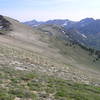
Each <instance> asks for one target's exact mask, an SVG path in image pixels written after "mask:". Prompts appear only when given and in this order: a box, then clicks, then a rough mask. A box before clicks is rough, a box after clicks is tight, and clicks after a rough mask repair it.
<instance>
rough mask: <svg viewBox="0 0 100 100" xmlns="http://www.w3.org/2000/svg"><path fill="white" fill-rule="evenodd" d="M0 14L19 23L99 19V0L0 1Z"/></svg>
mask: <svg viewBox="0 0 100 100" xmlns="http://www.w3.org/2000/svg"><path fill="white" fill-rule="evenodd" d="M0 14H1V15H5V16H9V17H12V18H15V19H18V20H20V21H27V20H33V19H36V20H39V21H42V20H43V21H44V20H49V19H70V20H75V21H76V20H80V19H83V18H86V17H93V18H95V19H100V0H0Z"/></svg>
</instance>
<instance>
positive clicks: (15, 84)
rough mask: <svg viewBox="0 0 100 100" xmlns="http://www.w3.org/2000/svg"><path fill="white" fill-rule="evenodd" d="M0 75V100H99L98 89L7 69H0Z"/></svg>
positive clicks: (99, 89) (99, 90) (99, 92)
mask: <svg viewBox="0 0 100 100" xmlns="http://www.w3.org/2000/svg"><path fill="white" fill-rule="evenodd" d="M12 71H13V72H14V73H12ZM0 73H2V75H4V76H2V75H1V74H0V77H2V82H0V100H14V98H15V97H18V98H23V99H24V98H27V99H29V98H31V99H32V100H41V99H40V98H41V97H42V98H45V100H46V99H47V98H55V100H61V99H62V100H73V99H74V100H100V87H96V86H92V85H85V84H81V83H74V82H72V81H67V80H63V79H60V78H57V77H52V76H47V75H41V74H36V73H35V72H24V73H23V71H16V70H14V69H8V68H0ZM4 80H5V81H4ZM42 91H44V93H42ZM50 94H52V96H50Z"/></svg>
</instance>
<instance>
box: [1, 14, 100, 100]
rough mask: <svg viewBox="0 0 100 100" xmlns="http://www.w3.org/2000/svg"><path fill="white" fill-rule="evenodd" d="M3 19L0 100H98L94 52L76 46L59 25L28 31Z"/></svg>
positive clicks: (98, 65)
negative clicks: (4, 26) (4, 21)
mask: <svg viewBox="0 0 100 100" xmlns="http://www.w3.org/2000/svg"><path fill="white" fill-rule="evenodd" d="M3 19H4V20H6V21H7V22H9V23H10V25H9V28H8V29H10V30H5V31H2V30H3V29H1V31H2V33H3V34H1V35H0V99H1V100H73V99H75V100H82V99H83V100H86V99H87V100H91V98H92V99H93V100H94V99H95V98H96V100H99V99H100V95H99V94H100V88H99V85H100V60H99V57H98V54H97V53H96V52H97V51H95V50H92V49H90V48H87V47H85V46H83V45H82V44H80V43H77V42H76V41H75V40H73V38H72V37H71V35H70V32H69V31H65V30H64V28H63V27H61V26H58V25H40V26H38V27H34V28H31V27H29V26H27V25H24V24H22V23H20V22H19V21H17V20H14V19H12V18H9V17H5V16H3ZM0 21H1V19H0ZM1 23H2V24H3V22H1ZM65 33H66V34H65ZM98 52H99V51H98Z"/></svg>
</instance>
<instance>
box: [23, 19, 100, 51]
mask: <svg viewBox="0 0 100 100" xmlns="http://www.w3.org/2000/svg"><path fill="white" fill-rule="evenodd" d="M24 24H27V25H29V26H32V27H36V26H40V25H47V24H55V25H59V26H62V27H63V28H65V30H67V31H69V32H70V34H71V36H73V38H74V39H75V40H76V41H77V42H81V43H82V44H84V45H87V46H90V47H92V48H96V49H100V20H99V19H96V20H95V19H93V18H85V19H82V20H80V21H71V20H68V19H65V20H61V19H56V20H48V21H45V22H42V21H40V22H39V21H36V20H32V21H28V22H24Z"/></svg>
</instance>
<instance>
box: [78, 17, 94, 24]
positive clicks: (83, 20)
mask: <svg viewBox="0 0 100 100" xmlns="http://www.w3.org/2000/svg"><path fill="white" fill-rule="evenodd" d="M93 21H95V20H94V19H93V18H85V19H82V20H81V21H80V22H86V23H87V22H93Z"/></svg>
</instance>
